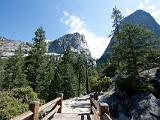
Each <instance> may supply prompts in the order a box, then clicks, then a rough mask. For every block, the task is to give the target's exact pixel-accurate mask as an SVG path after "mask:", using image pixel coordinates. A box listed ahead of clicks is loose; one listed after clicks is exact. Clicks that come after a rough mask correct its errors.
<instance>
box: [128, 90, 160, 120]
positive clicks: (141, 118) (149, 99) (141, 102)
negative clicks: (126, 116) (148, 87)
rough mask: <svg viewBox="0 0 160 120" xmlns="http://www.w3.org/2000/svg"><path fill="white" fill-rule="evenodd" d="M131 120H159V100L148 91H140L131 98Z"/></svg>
mask: <svg viewBox="0 0 160 120" xmlns="http://www.w3.org/2000/svg"><path fill="white" fill-rule="evenodd" d="M130 114H131V120H159V119H160V100H159V99H157V98H156V97H155V96H153V95H152V94H151V93H149V92H142V93H139V94H137V95H135V96H134V97H133V98H132V107H131V109H130Z"/></svg>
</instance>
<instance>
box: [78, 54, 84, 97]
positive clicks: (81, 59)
mask: <svg viewBox="0 0 160 120" xmlns="http://www.w3.org/2000/svg"><path fill="white" fill-rule="evenodd" d="M76 75H77V78H78V96H79V95H80V93H81V92H84V91H85V87H84V86H85V80H86V66H85V59H84V56H83V55H78V58H77V63H76Z"/></svg>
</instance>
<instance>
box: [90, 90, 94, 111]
mask: <svg viewBox="0 0 160 120" xmlns="http://www.w3.org/2000/svg"><path fill="white" fill-rule="evenodd" d="M92 98H94V94H93V93H91V94H90V109H91V114H93V111H92V106H93V102H92Z"/></svg>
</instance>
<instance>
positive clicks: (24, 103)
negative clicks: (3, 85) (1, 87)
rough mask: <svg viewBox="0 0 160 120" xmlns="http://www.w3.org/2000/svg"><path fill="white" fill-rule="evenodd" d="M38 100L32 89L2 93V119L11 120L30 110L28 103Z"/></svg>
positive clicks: (0, 97)
mask: <svg viewBox="0 0 160 120" xmlns="http://www.w3.org/2000/svg"><path fill="white" fill-rule="evenodd" d="M35 99H37V94H36V93H35V92H33V90H32V89H31V88H30V87H25V88H24V87H23V88H15V89H13V90H11V91H4V92H2V91H0V103H1V104H0V119H1V120H9V119H11V118H13V117H15V116H17V115H19V114H21V113H23V112H25V111H27V110H28V103H29V102H31V101H32V100H35Z"/></svg>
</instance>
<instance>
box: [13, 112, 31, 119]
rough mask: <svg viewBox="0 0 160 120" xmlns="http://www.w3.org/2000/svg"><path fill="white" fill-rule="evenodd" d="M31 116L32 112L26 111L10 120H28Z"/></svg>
mask: <svg viewBox="0 0 160 120" xmlns="http://www.w3.org/2000/svg"><path fill="white" fill-rule="evenodd" d="M32 115H33V112H32V111H27V112H25V113H23V114H21V115H19V116H17V117H15V118H12V119H11V120H29V119H30V117H31V116H32Z"/></svg>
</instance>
